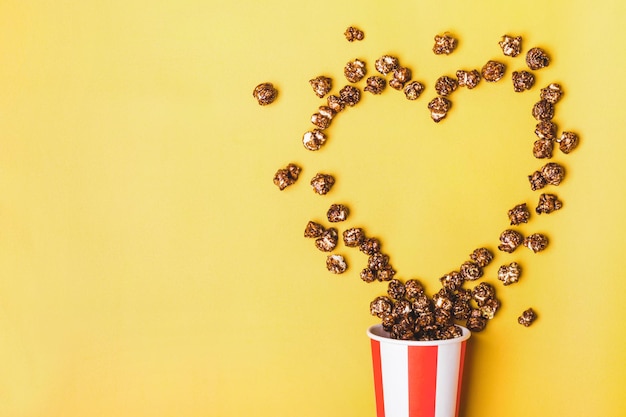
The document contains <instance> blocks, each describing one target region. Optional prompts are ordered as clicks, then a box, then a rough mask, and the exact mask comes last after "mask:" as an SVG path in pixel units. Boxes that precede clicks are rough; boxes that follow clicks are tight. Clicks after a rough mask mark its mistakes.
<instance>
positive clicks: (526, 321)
mask: <svg viewBox="0 0 626 417" xmlns="http://www.w3.org/2000/svg"><path fill="white" fill-rule="evenodd" d="M536 319H537V314H536V313H535V311H534V310H533V309H532V308H529V309H528V310H525V311H524V312H523V313H522V315H521V316H519V317H518V318H517V322H518V323H519V324H521V325H522V326H524V327H528V326H530V325H531V324H533V322H534V321H535V320H536Z"/></svg>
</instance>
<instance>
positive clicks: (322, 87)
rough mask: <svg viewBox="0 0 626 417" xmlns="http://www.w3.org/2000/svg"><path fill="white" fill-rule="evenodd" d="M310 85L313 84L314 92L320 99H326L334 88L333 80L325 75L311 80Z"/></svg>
mask: <svg viewBox="0 0 626 417" xmlns="http://www.w3.org/2000/svg"><path fill="white" fill-rule="evenodd" d="M309 84H311V88H313V92H314V93H315V95H316V96H318V97H319V98H322V97H324V96H325V95H326V94H328V93H329V92H330V90H331V89H332V88H333V80H332V79H331V78H329V77H325V76H323V75H320V76H319V77H315V78H312V79H310V80H309Z"/></svg>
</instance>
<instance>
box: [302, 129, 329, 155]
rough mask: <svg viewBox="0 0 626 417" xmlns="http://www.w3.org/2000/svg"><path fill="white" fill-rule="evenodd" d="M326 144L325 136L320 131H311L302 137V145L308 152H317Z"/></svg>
mask: <svg viewBox="0 0 626 417" xmlns="http://www.w3.org/2000/svg"><path fill="white" fill-rule="evenodd" d="M325 143H326V134H325V133H324V132H322V130H321V129H313V130H310V131H308V132H305V134H304V135H302V145H304V147H305V148H306V149H308V150H309V151H318V150H320V149H321V147H322V146H323V145H324V144H325Z"/></svg>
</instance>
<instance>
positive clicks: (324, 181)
mask: <svg viewBox="0 0 626 417" xmlns="http://www.w3.org/2000/svg"><path fill="white" fill-rule="evenodd" d="M333 185H335V177H333V176H332V175H329V174H322V173H318V174H315V176H314V177H313V179H311V187H313V191H314V192H315V193H316V194H320V195H324V194H328V192H329V191H330V189H331V188H332V187H333Z"/></svg>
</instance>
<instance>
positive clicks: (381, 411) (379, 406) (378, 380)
mask: <svg viewBox="0 0 626 417" xmlns="http://www.w3.org/2000/svg"><path fill="white" fill-rule="evenodd" d="M371 342H372V343H371V344H372V363H373V365H374V390H375V394H376V417H385V406H384V399H383V398H384V397H383V371H382V367H381V360H380V342H378V341H376V340H374V339H372V340H371Z"/></svg>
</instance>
